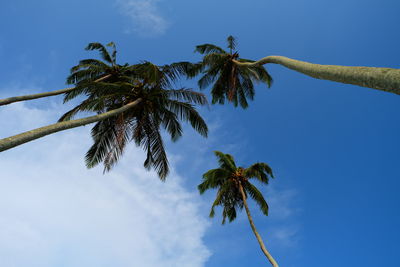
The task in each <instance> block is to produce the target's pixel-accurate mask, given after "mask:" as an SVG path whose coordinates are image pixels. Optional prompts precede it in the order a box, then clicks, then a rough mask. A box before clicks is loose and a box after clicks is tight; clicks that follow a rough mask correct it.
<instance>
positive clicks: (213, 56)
mask: <svg viewBox="0 0 400 267" xmlns="http://www.w3.org/2000/svg"><path fill="white" fill-rule="evenodd" d="M227 42H228V49H229V51H225V50H224V49H222V48H221V47H218V46H216V45H213V44H203V45H198V46H196V49H195V52H199V53H200V54H203V55H204V57H203V60H202V62H201V64H199V65H198V66H199V68H198V72H197V73H196V74H198V73H200V72H202V73H203V76H202V77H201V78H200V79H199V81H198V85H199V87H200V89H204V88H207V87H208V86H210V85H212V88H211V95H212V103H213V104H215V103H219V104H224V103H225V99H227V100H228V101H229V102H232V103H233V105H234V106H235V107H236V106H237V105H238V104H240V106H241V107H242V108H247V107H248V101H247V99H250V100H253V98H254V95H255V91H254V83H253V82H264V83H266V84H267V85H268V87H270V86H271V84H272V77H271V76H270V75H269V74H268V72H267V71H266V69H265V68H264V67H263V66H260V65H256V66H250V67H249V66H247V65H239V64H236V63H235V61H238V62H254V61H252V60H249V59H244V58H240V57H239V53H238V52H237V51H236V41H235V38H234V37H232V36H229V37H228V38H227ZM193 76H194V75H193Z"/></svg>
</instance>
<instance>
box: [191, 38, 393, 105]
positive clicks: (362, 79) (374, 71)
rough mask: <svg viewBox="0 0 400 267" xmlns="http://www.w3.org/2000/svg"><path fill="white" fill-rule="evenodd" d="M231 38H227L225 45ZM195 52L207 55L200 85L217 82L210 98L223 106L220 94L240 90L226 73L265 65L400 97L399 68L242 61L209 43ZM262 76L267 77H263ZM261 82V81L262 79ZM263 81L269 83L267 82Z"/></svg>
mask: <svg viewBox="0 0 400 267" xmlns="http://www.w3.org/2000/svg"><path fill="white" fill-rule="evenodd" d="M230 38H231V37H228V42H229V39H230ZM229 46H231V45H229ZM231 47H232V46H231ZM233 47H234V46H233ZM196 51H198V52H200V53H202V54H203V53H206V54H207V55H209V56H205V57H204V58H203V64H204V65H206V66H209V68H208V70H207V71H206V75H205V76H204V77H203V78H204V81H202V82H204V85H206V86H207V85H210V84H212V83H213V82H214V81H215V80H217V81H216V82H215V83H214V85H213V91H215V92H214V93H213V96H214V94H215V95H216V96H217V97H216V98H215V101H218V102H219V103H223V100H220V98H219V97H218V96H220V95H221V94H222V92H225V94H226V93H227V92H229V91H230V90H231V91H232V90H234V88H238V89H240V86H239V85H236V84H234V83H233V82H232V81H230V79H229V77H230V76H229V74H231V75H232V74H235V72H236V71H237V70H238V69H241V68H243V67H247V68H250V69H252V70H253V68H260V67H261V66H262V65H264V64H268V63H273V64H279V65H282V66H284V67H286V68H289V69H291V70H294V71H297V72H300V73H303V74H305V75H307V76H310V77H313V78H317V79H322V80H330V81H334V82H340V83H347V84H354V85H358V86H362V87H368V88H373V89H378V90H382V91H386V92H390V93H394V94H400V69H393V68H378V67H349V66H336V65H320V64H313V63H308V62H305V61H300V60H295V59H290V58H287V57H283V56H268V57H264V58H262V59H260V60H257V61H252V60H243V59H239V58H238V55H237V54H235V53H233V54H232V52H231V53H230V54H229V56H228V53H226V52H225V51H223V50H222V49H221V48H219V47H217V46H214V45H211V44H205V45H200V46H197V47H196ZM236 53H237V52H236ZM229 57H230V58H229ZM233 76H234V75H233ZM264 76H265V77H267V76H266V75H264ZM261 80H262V81H264V80H263V79H261ZM199 82H200V81H199ZM266 82H268V81H267V80H266ZM213 100H214V99H213Z"/></svg>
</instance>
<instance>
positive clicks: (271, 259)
mask: <svg viewBox="0 0 400 267" xmlns="http://www.w3.org/2000/svg"><path fill="white" fill-rule="evenodd" d="M239 190H240V193H241V194H242V198H243V203H244V208H245V209H246V213H247V217H248V218H249V222H250V226H251V229H252V230H253V232H254V235H255V236H256V238H257V241H258V243H259V244H260V248H261V250H262V252H263V253H264V254H265V256H266V257H267V258H268V260H269V262H270V263H271V264H272V266H274V267H279V265H278V263H277V262H276V261H275V259H274V258H273V257H272V255H271V254H270V253H269V252H268V250H267V248H266V247H265V245H264V242H263V240H262V238H261V236H260V235H259V234H258V232H257V229H256V226H255V225H254V222H253V218H252V217H251V214H250V210H249V207H248V206H247V200H246V194H245V193H244V191H243V186H242V184H241V183H239Z"/></svg>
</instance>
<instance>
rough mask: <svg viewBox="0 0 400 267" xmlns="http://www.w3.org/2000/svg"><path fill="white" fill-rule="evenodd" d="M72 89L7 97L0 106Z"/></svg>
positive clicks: (99, 80) (62, 92)
mask: <svg viewBox="0 0 400 267" xmlns="http://www.w3.org/2000/svg"><path fill="white" fill-rule="evenodd" d="M110 76H111V74H108V75H106V76H104V77H101V78H100V79H97V80H95V82H101V81H103V80H105V79H107V78H109V77H110ZM74 89H75V87H70V88H65V89H60V90H55V91H51V92H44V93H39V94H33V95H21V96H12V97H8V98H4V99H0V106H3V105H8V104H11V103H14V102H19V101H25V100H32V99H38V98H42V97H47V96H53V95H61V94H64V93H68V92H70V91H72V90H74Z"/></svg>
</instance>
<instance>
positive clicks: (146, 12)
mask: <svg viewBox="0 0 400 267" xmlns="http://www.w3.org/2000/svg"><path fill="white" fill-rule="evenodd" d="M116 1H117V5H118V8H119V10H120V12H121V13H122V14H124V15H126V16H128V17H129V18H130V19H131V21H132V28H129V29H128V30H127V32H128V33H130V32H136V33H138V34H140V35H142V36H155V35H161V34H163V33H165V31H166V30H167V28H168V26H169V22H168V21H167V20H166V19H165V18H164V17H163V16H162V15H161V13H160V11H159V9H158V7H157V3H158V2H159V0H116Z"/></svg>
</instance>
